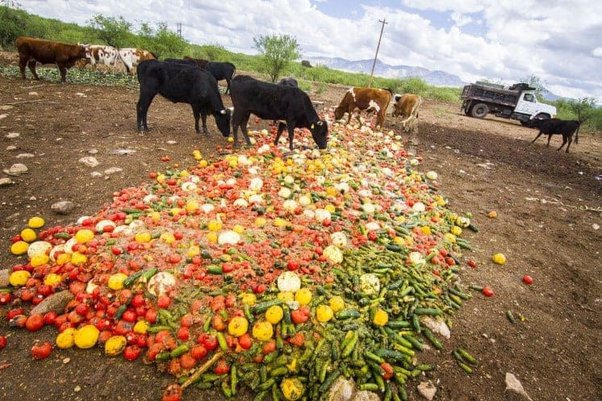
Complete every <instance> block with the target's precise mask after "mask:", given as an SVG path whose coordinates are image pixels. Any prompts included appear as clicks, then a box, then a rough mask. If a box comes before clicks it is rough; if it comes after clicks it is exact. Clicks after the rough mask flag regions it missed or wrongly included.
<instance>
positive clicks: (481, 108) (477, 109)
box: [470, 103, 489, 118]
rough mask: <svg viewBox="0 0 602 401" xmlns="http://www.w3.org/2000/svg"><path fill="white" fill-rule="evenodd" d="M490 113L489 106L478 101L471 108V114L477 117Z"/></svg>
mask: <svg viewBox="0 0 602 401" xmlns="http://www.w3.org/2000/svg"><path fill="white" fill-rule="evenodd" d="M488 113H489V107H487V105H486V104H485V103H477V104H475V105H474V106H472V107H471V109H470V115H471V116H473V117H475V118H485V116H486V115H487V114H488Z"/></svg>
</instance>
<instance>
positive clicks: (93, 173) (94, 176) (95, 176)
mask: <svg viewBox="0 0 602 401" xmlns="http://www.w3.org/2000/svg"><path fill="white" fill-rule="evenodd" d="M90 175H91V176H92V177H93V178H97V177H102V173H101V172H99V171H92V172H91V173H90Z"/></svg>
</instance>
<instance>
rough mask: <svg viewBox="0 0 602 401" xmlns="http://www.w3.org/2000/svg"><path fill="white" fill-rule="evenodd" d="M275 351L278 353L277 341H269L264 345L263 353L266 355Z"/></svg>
mask: <svg viewBox="0 0 602 401" xmlns="http://www.w3.org/2000/svg"><path fill="white" fill-rule="evenodd" d="M274 351H276V341H268V342H267V343H265V344H263V349H262V350H261V352H263V354H264V355H267V354H271V353H272V352H274Z"/></svg>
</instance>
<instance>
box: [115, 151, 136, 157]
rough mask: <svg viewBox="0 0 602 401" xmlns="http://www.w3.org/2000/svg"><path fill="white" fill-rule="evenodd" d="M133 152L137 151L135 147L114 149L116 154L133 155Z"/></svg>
mask: <svg viewBox="0 0 602 401" xmlns="http://www.w3.org/2000/svg"><path fill="white" fill-rule="evenodd" d="M132 153H136V150H135V149H115V150H114V151H113V154H114V155H121V156H123V155H131V154H132Z"/></svg>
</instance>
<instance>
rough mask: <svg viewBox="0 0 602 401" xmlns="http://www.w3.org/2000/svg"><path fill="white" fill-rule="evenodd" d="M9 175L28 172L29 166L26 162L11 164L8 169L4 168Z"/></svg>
mask: <svg viewBox="0 0 602 401" xmlns="http://www.w3.org/2000/svg"><path fill="white" fill-rule="evenodd" d="M3 171H4V172H5V173H6V174H8V175H14V176H17V175H21V174H25V173H27V166H26V165H25V164H21V163H16V164H13V165H12V166H10V168H9V169H8V170H3Z"/></svg>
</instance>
